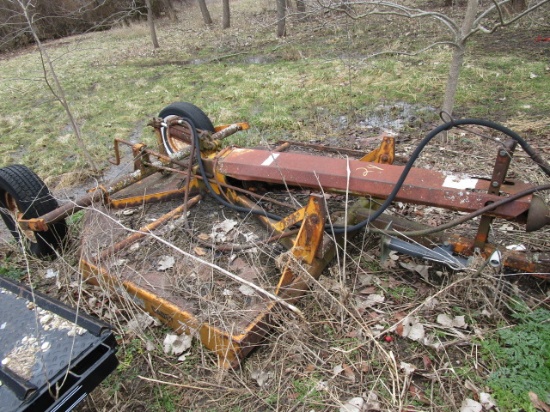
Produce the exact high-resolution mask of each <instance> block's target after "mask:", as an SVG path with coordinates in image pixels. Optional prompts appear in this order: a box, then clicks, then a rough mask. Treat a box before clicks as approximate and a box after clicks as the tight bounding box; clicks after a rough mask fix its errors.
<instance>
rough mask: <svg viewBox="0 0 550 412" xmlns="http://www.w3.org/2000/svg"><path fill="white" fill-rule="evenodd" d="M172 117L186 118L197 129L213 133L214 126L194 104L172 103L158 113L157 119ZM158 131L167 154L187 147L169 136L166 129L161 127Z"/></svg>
mask: <svg viewBox="0 0 550 412" xmlns="http://www.w3.org/2000/svg"><path fill="white" fill-rule="evenodd" d="M172 116H176V117H185V118H188V119H190V120H191V121H192V122H193V124H194V125H195V127H196V128H197V129H201V130H206V131H209V132H214V126H213V125H212V122H211V121H210V119H209V118H208V116H207V115H206V114H205V113H204V112H203V111H202V110H201V109H199V108H198V107H197V106H195V105H194V104H191V103H187V102H176V103H172V104H171V105H169V106H166V107H165V108H164V109H162V110H161V111H160V113H159V117H160V118H162V119H168V118H170V117H172ZM160 131H161V135H162V142H163V144H164V148H165V149H166V152H167V153H168V154H172V153H176V152H179V151H180V150H182V149H183V148H184V147H185V146H187V144H186V143H185V142H182V141H181V140H179V139H176V138H173V137H172V136H170V134H169V132H168V130H167V128H166V127H162V128H161V130H160Z"/></svg>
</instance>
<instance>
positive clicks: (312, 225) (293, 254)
mask: <svg viewBox="0 0 550 412" xmlns="http://www.w3.org/2000/svg"><path fill="white" fill-rule="evenodd" d="M298 212H300V213H298ZM298 212H296V213H293V214H292V215H296V216H298V215H300V216H302V217H303V218H302V225H301V226H300V230H299V231H298V234H297V235H296V239H295V240H294V245H293V246H292V248H291V249H290V251H289V255H288V261H287V262H286V264H285V266H284V268H283V271H282V275H281V278H280V279H279V283H278V284H277V288H276V289H275V294H277V295H278V294H279V293H280V292H281V289H282V288H284V287H285V286H288V285H290V284H291V283H293V282H294V281H295V279H296V278H297V277H298V272H302V270H299V268H300V265H304V264H305V265H307V266H309V265H311V264H312V263H313V260H314V259H315V255H316V254H317V250H318V249H319V246H320V245H321V243H322V242H323V233H324V230H325V203H324V201H323V198H322V197H321V196H319V195H311V196H310V197H309V201H308V203H307V205H306V206H305V207H303V208H302V209H300V210H299V211H298ZM292 215H290V216H289V217H291V216H292ZM291 221H293V219H291ZM294 223H296V222H294ZM304 269H305V271H307V272H309V270H308V269H307V268H304Z"/></svg>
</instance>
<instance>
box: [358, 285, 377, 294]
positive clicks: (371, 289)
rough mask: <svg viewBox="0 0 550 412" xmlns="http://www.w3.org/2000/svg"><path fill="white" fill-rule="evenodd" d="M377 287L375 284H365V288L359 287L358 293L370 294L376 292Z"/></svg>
mask: <svg viewBox="0 0 550 412" xmlns="http://www.w3.org/2000/svg"><path fill="white" fill-rule="evenodd" d="M377 289H378V288H377V287H376V286H367V287H366V288H364V289H361V290H360V291H359V293H360V294H362V295H370V294H373V293H374V292H376V290H377Z"/></svg>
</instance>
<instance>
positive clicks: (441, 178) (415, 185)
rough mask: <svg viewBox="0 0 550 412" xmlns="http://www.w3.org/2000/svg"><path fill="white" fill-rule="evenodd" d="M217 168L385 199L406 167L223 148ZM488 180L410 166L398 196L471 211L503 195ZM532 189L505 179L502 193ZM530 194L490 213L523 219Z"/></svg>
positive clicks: (226, 172) (247, 178) (239, 176)
mask: <svg viewBox="0 0 550 412" xmlns="http://www.w3.org/2000/svg"><path fill="white" fill-rule="evenodd" d="M215 167H216V171H217V172H219V173H221V174H223V175H225V176H228V177H232V178H235V179H239V180H243V181H254V180H255V181H263V182H269V183H276V184H282V183H284V184H286V185H289V186H298V187H302V188H311V189H317V190H319V189H320V186H322V188H323V190H324V191H332V192H345V191H346V190H349V192H350V193H353V194H356V195H360V196H365V195H371V196H373V197H376V198H386V197H387V196H388V195H389V194H390V192H391V191H392V190H393V188H394V187H395V184H396V182H397V180H398V179H399V177H400V176H401V173H402V171H403V166H395V165H386V164H377V163H371V162H363V161H359V160H352V159H349V160H348V159H339V158H328V157H319V156H313V155H308V154H302V153H278V152H277V153H275V152H270V151H267V150H258V149H240V148H234V149H231V150H227V151H224V152H223V153H222V154H221V155H220V158H219V159H217V163H216V166H215ZM348 171H349V172H348ZM490 184H491V182H490V181H488V180H483V179H477V178H471V177H469V176H468V175H466V174H461V175H458V174H451V173H445V172H438V171H434V170H427V169H419V168H412V169H411V171H410V172H409V175H408V176H407V179H406V180H405V183H404V184H403V186H402V187H401V190H400V191H399V192H398V194H397V197H396V199H395V200H396V201H402V202H407V203H415V204H423V205H429V206H435V207H441V208H446V209H452V210H458V211H463V212H472V211H475V210H478V209H480V208H482V207H484V206H486V205H487V204H489V203H491V202H495V201H497V200H500V199H502V197H500V196H498V195H495V194H489V193H487V191H488V189H489V185H490ZM530 187H532V185H529V184H527V183H522V182H518V181H513V182H512V181H507V182H505V183H504V184H503V185H502V186H501V188H500V191H501V193H508V194H514V193H518V192H519V191H521V190H524V189H527V188H530ZM531 198H532V196H531V195H529V196H525V197H523V198H521V199H519V200H515V201H512V202H510V203H507V204H505V205H503V206H500V207H498V208H497V209H495V210H494V211H493V212H492V213H491V215H493V216H497V217H501V218H504V219H515V220H519V221H525V218H526V212H527V211H528V210H529V207H530V203H531Z"/></svg>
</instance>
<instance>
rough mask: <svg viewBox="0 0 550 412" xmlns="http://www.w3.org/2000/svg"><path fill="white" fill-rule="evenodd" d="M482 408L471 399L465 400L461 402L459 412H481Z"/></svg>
mask: <svg viewBox="0 0 550 412" xmlns="http://www.w3.org/2000/svg"><path fill="white" fill-rule="evenodd" d="M482 409H483V406H482V405H481V404H480V403H479V402H476V401H474V400H473V399H469V398H466V399H464V400H463V401H462V406H461V407H460V412H481V410H482Z"/></svg>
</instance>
